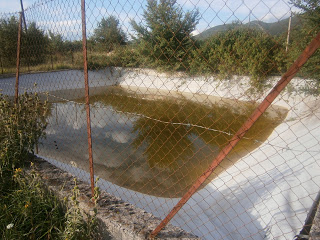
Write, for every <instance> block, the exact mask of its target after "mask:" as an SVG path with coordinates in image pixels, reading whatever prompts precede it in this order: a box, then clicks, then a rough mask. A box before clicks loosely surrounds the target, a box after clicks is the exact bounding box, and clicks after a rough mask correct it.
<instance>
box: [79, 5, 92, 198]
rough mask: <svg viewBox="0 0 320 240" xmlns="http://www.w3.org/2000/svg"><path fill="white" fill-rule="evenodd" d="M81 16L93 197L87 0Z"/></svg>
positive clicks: (82, 7) (82, 6)
mask: <svg viewBox="0 0 320 240" xmlns="http://www.w3.org/2000/svg"><path fill="white" fill-rule="evenodd" d="M81 16H82V49H83V62H84V84H85V95H86V96H85V98H86V113H87V134H88V154H89V166H90V181H91V194H92V197H93V196H94V171H93V157H92V138H91V119H90V101H89V80H88V61H87V33H86V11H85V0H81Z"/></svg>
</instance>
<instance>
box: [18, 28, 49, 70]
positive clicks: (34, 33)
mask: <svg viewBox="0 0 320 240" xmlns="http://www.w3.org/2000/svg"><path fill="white" fill-rule="evenodd" d="M21 45H22V47H21V52H22V54H21V57H22V58H24V59H25V60H26V61H27V62H28V64H31V65H35V64H39V63H43V62H44V61H45V60H46V54H47V46H48V38H47V36H45V34H44V31H43V30H41V29H39V28H38V27H37V25H36V23H35V22H32V23H31V24H30V25H29V26H28V30H27V31H26V32H25V33H24V34H23V37H22V44H21Z"/></svg>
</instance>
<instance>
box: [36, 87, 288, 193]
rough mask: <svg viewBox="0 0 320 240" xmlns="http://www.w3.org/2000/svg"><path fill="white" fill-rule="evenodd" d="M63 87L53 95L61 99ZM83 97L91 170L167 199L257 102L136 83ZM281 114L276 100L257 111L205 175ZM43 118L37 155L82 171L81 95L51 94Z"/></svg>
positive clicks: (229, 161) (246, 149) (261, 137)
mask: <svg viewBox="0 0 320 240" xmlns="http://www.w3.org/2000/svg"><path fill="white" fill-rule="evenodd" d="M70 91H72V90H68V91H65V92H63V93H61V92H56V93H55V92H52V94H53V95H55V94H56V95H59V96H60V97H62V96H65V97H66V98H67V97H68V96H70V95H72V94H71V92H70ZM73 91H75V90H73ZM69 100H70V99H69ZM90 103H91V118H92V125H91V127H92V139H93V142H92V143H93V153H94V155H93V158H94V171H95V175H98V176H100V177H101V178H103V179H105V180H107V181H109V182H112V183H114V184H116V185H119V186H121V187H124V188H127V189H131V190H134V191H137V192H140V193H144V194H148V195H153V196H158V197H169V198H173V197H181V196H182V195H183V194H184V193H185V192H186V191H187V190H188V188H189V187H190V186H191V185H192V184H193V183H194V181H195V180H196V179H197V178H198V177H199V176H200V175H201V174H202V173H203V172H204V171H205V170H206V169H207V167H208V166H209V164H210V163H211V162H212V160H213V159H214V157H215V156H216V155H217V154H218V152H219V151H220V150H221V149H222V148H223V147H224V146H225V145H226V144H227V143H228V141H229V140H230V139H231V138H232V135H233V134H234V133H235V132H236V131H237V130H238V129H239V128H240V126H241V125H242V124H243V123H244V122H245V120H246V119H247V117H248V116H249V115H250V114H251V113H252V111H253V110H254V108H255V107H256V104H254V103H249V102H241V101H235V100H230V99H223V98H216V97H209V96H206V95H197V94H186V93H185V94H179V93H176V92H172V91H171V92H166V91H161V92H160V91H139V94H137V91H136V89H131V90H128V89H125V88H122V87H115V86H110V87H105V88H103V89H102V88H100V90H99V91H96V92H95V95H94V96H92V97H91V98H90ZM286 114H287V110H286V109H284V108H281V107H277V106H273V107H272V108H271V109H270V110H268V112H266V113H264V114H263V115H262V117H261V118H260V119H259V120H258V121H257V122H256V123H255V124H254V126H253V127H252V129H250V130H249V131H248V132H247V133H246V135H245V138H244V139H242V140H241V141H240V142H239V144H238V145H237V146H236V147H235V148H234V149H233V150H232V152H231V153H230V154H229V155H228V157H227V158H226V159H224V160H223V162H222V163H221V164H220V165H219V167H218V168H217V169H216V170H215V171H214V173H213V174H212V175H211V177H210V179H209V180H208V181H211V180H212V179H213V178H215V177H217V176H218V175H219V173H221V172H222V171H225V170H226V169H228V167H230V166H232V165H233V164H234V163H235V162H236V161H238V160H239V159H240V158H241V157H243V156H245V155H246V154H248V153H250V152H251V151H253V150H254V149H255V148H257V147H259V146H260V145H261V143H263V142H264V141H265V140H266V139H267V138H268V136H269V135H270V134H271V133H272V131H273V130H274V128H275V127H277V126H278V125H279V124H280V123H281V122H282V121H283V120H284V118H285V117H286ZM48 122H49V125H48V127H47V130H46V132H47V136H46V139H43V140H42V145H41V146H40V147H39V154H40V155H43V156H45V157H49V158H53V159H55V160H58V161H62V162H65V163H68V164H71V165H73V166H75V167H78V168H81V169H84V170H88V160H87V159H88V154H87V146H88V144H87V132H86V112H85V106H84V99H83V98H77V99H74V100H73V101H71V102H70V101H63V100H61V99H60V100H57V99H55V102H53V103H52V104H51V111H50V114H49V116H48ZM203 187H204V186H203Z"/></svg>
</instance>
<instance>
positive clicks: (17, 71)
mask: <svg viewBox="0 0 320 240" xmlns="http://www.w3.org/2000/svg"><path fill="white" fill-rule="evenodd" d="M21 25H22V13H21V12H20V18H19V29H18V42H17V69H16V85H15V94H14V96H15V98H14V100H15V103H16V104H17V103H18V97H19V68H20V49H21Z"/></svg>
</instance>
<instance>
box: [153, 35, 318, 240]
mask: <svg viewBox="0 0 320 240" xmlns="http://www.w3.org/2000/svg"><path fill="white" fill-rule="evenodd" d="M319 47H320V32H319V33H318V34H317V36H316V37H315V38H314V39H313V40H312V42H311V43H310V44H309V45H308V46H307V47H306V48H305V50H304V51H303V52H302V54H301V55H300V56H299V57H298V58H297V60H296V61H295V62H294V63H293V64H292V65H291V67H290V68H289V69H288V70H287V72H286V73H285V74H284V75H283V76H282V77H281V79H280V80H279V82H278V83H277V84H276V85H275V86H274V87H273V89H272V90H271V92H270V93H269V94H268V95H267V96H266V97H265V99H264V100H263V101H262V102H261V103H260V105H259V106H258V107H257V108H256V109H255V111H254V112H253V113H252V115H251V116H250V117H249V118H248V119H247V120H246V122H245V123H244V124H243V125H242V127H241V128H240V129H239V130H238V131H237V133H236V134H235V135H234V136H233V137H232V139H231V140H230V142H229V143H228V145H227V146H225V147H224V148H223V149H222V150H221V151H220V152H219V154H218V155H217V156H216V157H215V158H214V160H213V161H212V163H211V165H210V166H209V168H208V169H207V170H206V171H205V172H204V173H203V174H202V175H201V176H200V177H199V178H198V179H197V180H196V182H195V183H194V184H193V186H192V187H191V188H190V189H189V190H188V192H187V193H186V194H185V195H184V196H183V197H182V198H181V199H180V201H179V202H178V203H177V204H176V206H174V208H173V209H172V210H171V212H170V213H169V214H168V215H167V216H166V217H165V218H164V219H163V220H162V222H161V223H160V224H159V225H158V226H157V227H156V229H155V230H153V231H152V232H151V234H150V236H149V237H150V238H154V237H155V236H156V235H157V234H158V233H159V232H160V231H161V229H162V228H164V227H165V226H166V225H167V224H168V222H169V221H170V220H171V219H172V218H173V217H174V216H175V215H176V214H177V212H178V211H179V210H180V209H181V208H182V207H183V205H184V204H185V203H186V202H187V201H188V200H189V199H190V198H191V197H192V195H193V194H194V193H195V192H196V191H197V190H198V189H199V187H200V186H201V185H202V184H203V183H204V182H205V180H206V179H207V178H208V177H209V176H210V175H211V174H212V172H213V171H214V169H215V168H216V167H217V166H218V165H219V164H220V163H221V162H222V160H223V159H224V158H225V157H226V156H227V155H228V153H229V152H230V151H231V150H232V149H233V148H234V147H235V146H236V144H237V143H238V142H239V141H240V140H241V139H242V137H243V136H244V135H245V134H246V132H247V131H248V130H249V129H250V128H251V127H252V125H253V124H254V123H255V122H256V121H257V120H258V119H259V117H260V116H261V115H262V114H263V113H264V112H265V111H266V110H267V108H268V107H269V106H270V105H271V103H272V102H273V101H274V100H275V98H276V97H277V96H278V95H279V94H280V92H281V91H282V90H283V89H284V88H285V87H286V86H287V84H288V83H289V82H290V81H291V79H292V78H293V77H294V76H295V75H296V73H297V72H298V71H299V70H300V68H301V67H302V66H303V65H304V64H305V63H306V62H307V61H308V59H309V58H310V57H311V56H312V55H313V53H314V52H315V51H316V50H317V49H318V48H319Z"/></svg>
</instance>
